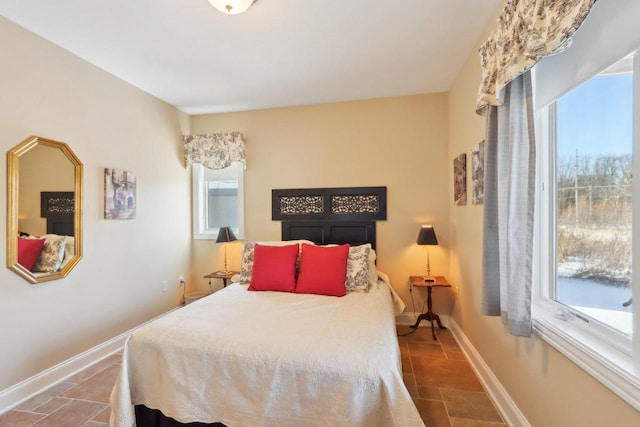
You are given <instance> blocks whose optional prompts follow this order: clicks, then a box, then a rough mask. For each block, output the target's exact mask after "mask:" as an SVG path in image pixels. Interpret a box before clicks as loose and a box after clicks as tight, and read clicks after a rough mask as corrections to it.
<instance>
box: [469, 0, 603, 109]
mask: <svg viewBox="0 0 640 427" xmlns="http://www.w3.org/2000/svg"><path fill="white" fill-rule="evenodd" d="M595 2H596V0H508V1H507V3H506V5H505V6H504V9H503V10H502V14H501V15H500V17H499V18H498V28H497V29H496V31H494V32H493V33H492V34H491V35H490V36H489V39H488V40H487V41H486V42H485V43H484V44H483V45H482V46H481V47H480V49H479V53H480V62H481V66H482V81H481V82H480V89H479V91H478V100H477V103H476V112H477V113H479V114H482V113H483V111H484V110H485V107H486V106H487V105H500V102H499V101H498V93H499V92H500V90H502V89H503V88H504V87H505V86H506V85H507V84H508V83H509V82H510V81H512V80H513V79H515V78H516V77H518V76H519V75H520V74H522V73H524V72H525V71H527V70H529V69H530V68H531V67H533V66H534V65H535V64H536V63H538V61H540V59H542V58H543V57H545V56H549V55H553V54H556V53H559V52H562V51H563V50H565V49H567V48H568V47H569V46H570V45H571V36H572V35H573V33H575V31H576V30H577V29H578V28H579V27H580V25H581V24H582V22H583V21H584V20H585V18H586V17H587V15H588V14H589V11H590V10H591V7H592V6H593V5H594V3H595Z"/></svg>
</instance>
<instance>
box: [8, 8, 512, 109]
mask: <svg viewBox="0 0 640 427" xmlns="http://www.w3.org/2000/svg"><path fill="white" fill-rule="evenodd" d="M500 3H501V0H259V1H257V2H256V3H255V4H254V5H253V6H252V7H251V8H250V9H249V10H248V11H247V12H245V13H243V14H240V15H225V14H222V13H221V12H219V11H217V10H216V9H214V8H213V7H211V6H210V5H209V3H208V1H207V0H55V1H52V0H0V15H1V16H4V17H5V18H7V19H9V20H10V21H13V22H15V23H17V24H18V25H20V26H22V27H25V28H27V29H28V30H30V31H32V32H34V33H36V34H38V35H40V36H42V37H44V38H45V39H48V40H50V41H51V42H53V43H55V44H57V45H59V46H61V47H63V48H64V49H66V50H68V51H70V52H72V53H74V54H76V55H78V56H80V57H81V58H84V59H85V60H87V61H88V62H90V63H92V64H94V65H96V66H98V67H100V68H102V69H104V70H106V71H108V72H109V73H111V74H113V75H115V76H117V77H119V78H121V79H122V80H124V81H126V82H128V83H130V84H132V85H133V86H136V87H138V88H140V89H142V90H143V91H145V92H147V93H149V94H151V95H153V96H155V97H157V98H159V99H161V100H163V101H165V102H167V103H169V104H171V105H174V106H176V107H177V108H179V109H180V110H182V111H184V112H186V113H188V114H204V113H220V112H230V111H242V110H254V109H263V108H272V107H286V106H298V105H309V104H319V103H326V102H340V101H349V100H360V99H372V98H383V97H389V96H401V95H415V94H423V93H434V92H444V91H447V90H448V89H449V88H450V87H451V84H452V83H453V81H454V79H455V77H456V75H457V74H458V72H459V71H460V69H461V67H462V66H463V64H464V62H465V61H466V59H467V58H468V57H469V55H470V54H471V53H472V51H473V50H474V49H475V46H476V43H477V41H478V38H479V37H480V35H481V34H482V32H483V30H484V28H485V27H486V26H487V25H488V23H489V21H490V20H491V19H492V16H493V15H494V14H495V13H496V12H497V10H498V7H499V6H500Z"/></svg>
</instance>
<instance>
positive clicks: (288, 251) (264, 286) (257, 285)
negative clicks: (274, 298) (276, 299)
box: [249, 244, 299, 292]
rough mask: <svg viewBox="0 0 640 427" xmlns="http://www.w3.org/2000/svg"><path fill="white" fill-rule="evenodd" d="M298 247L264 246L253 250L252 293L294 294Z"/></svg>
mask: <svg viewBox="0 0 640 427" xmlns="http://www.w3.org/2000/svg"><path fill="white" fill-rule="evenodd" d="M298 249H299V247H298V245H287V246H264V245H258V244H256V245H255V247H254V249H253V271H252V272H251V281H250V282H249V290H250V291H281V292H293V290H294V289H295V287H296V259H297V258H298Z"/></svg>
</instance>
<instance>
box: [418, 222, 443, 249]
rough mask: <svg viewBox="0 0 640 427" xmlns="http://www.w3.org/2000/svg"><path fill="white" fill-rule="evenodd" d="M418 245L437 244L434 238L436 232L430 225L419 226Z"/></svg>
mask: <svg viewBox="0 0 640 427" xmlns="http://www.w3.org/2000/svg"><path fill="white" fill-rule="evenodd" d="M418 244H419V245H437V244H438V239H437V238H436V232H435V231H434V230H433V227H432V226H431V225H423V226H422V227H420V234H418Z"/></svg>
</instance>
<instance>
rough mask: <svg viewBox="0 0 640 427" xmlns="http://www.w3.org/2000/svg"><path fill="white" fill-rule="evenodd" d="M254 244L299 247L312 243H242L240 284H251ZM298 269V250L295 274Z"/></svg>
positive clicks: (291, 241)
mask: <svg viewBox="0 0 640 427" xmlns="http://www.w3.org/2000/svg"><path fill="white" fill-rule="evenodd" d="M256 243H258V244H259V245H264V246H286V245H292V244H298V246H300V244H301V243H309V244H313V242H311V241H309V240H285V241H280V240H277V241H276V240H274V241H267V242H254V241H251V240H247V241H245V242H244V248H243V249H242V263H241V265H240V278H239V280H238V281H239V282H240V283H249V282H251V271H252V270H253V261H254V248H255V246H256ZM299 267H300V250H299V249H298V259H297V261H296V272H297V271H298V268H299Z"/></svg>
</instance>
